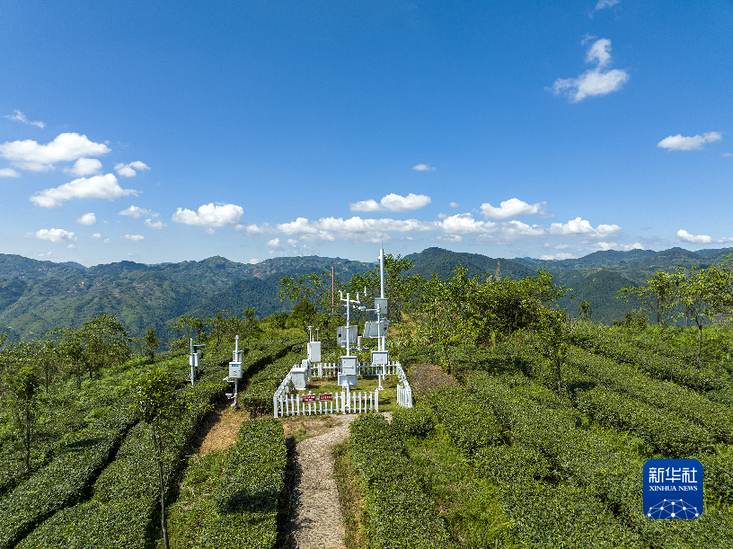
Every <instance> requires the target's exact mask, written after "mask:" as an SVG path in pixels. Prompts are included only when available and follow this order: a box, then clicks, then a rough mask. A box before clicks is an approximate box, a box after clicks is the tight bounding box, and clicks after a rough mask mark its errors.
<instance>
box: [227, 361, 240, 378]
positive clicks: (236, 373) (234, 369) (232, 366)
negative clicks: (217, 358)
mask: <svg viewBox="0 0 733 549" xmlns="http://www.w3.org/2000/svg"><path fill="white" fill-rule="evenodd" d="M229 379H242V363H241V362H230V363H229Z"/></svg>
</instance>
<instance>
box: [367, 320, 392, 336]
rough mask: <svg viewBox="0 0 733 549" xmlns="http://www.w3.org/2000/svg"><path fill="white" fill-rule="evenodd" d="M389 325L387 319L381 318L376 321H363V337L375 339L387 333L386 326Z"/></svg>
mask: <svg viewBox="0 0 733 549" xmlns="http://www.w3.org/2000/svg"><path fill="white" fill-rule="evenodd" d="M388 327H389V320H382V321H380V322H377V321H376V320H375V321H373V322H365V323H364V337H368V338H371V339H377V338H380V337H382V336H386V335H387V328H388Z"/></svg>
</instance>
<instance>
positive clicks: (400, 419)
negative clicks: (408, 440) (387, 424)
mask: <svg viewBox="0 0 733 549" xmlns="http://www.w3.org/2000/svg"><path fill="white" fill-rule="evenodd" d="M392 426H393V427H394V428H395V429H397V431H398V432H400V433H404V434H405V435H407V436H413V437H424V436H426V435H427V434H428V433H430V431H432V430H433V427H435V418H434V417H433V413H432V412H431V411H430V408H429V407H427V406H423V405H419V404H418V405H417V406H413V407H412V408H398V409H397V410H395V411H394V412H393V413H392Z"/></svg>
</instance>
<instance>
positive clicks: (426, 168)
mask: <svg viewBox="0 0 733 549" xmlns="http://www.w3.org/2000/svg"><path fill="white" fill-rule="evenodd" d="M412 169H413V170H415V171H416V172H434V171H435V168H433V167H432V166H431V165H430V164H415V165H414V166H413V167H412Z"/></svg>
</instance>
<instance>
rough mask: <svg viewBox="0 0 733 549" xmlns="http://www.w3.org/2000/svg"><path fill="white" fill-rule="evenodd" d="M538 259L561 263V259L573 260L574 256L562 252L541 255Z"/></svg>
mask: <svg viewBox="0 0 733 549" xmlns="http://www.w3.org/2000/svg"><path fill="white" fill-rule="evenodd" d="M540 259H542V260H545V261H553V260H554V261H562V260H563V259H575V256H574V255H573V254H571V253H568V252H562V253H559V254H554V255H543V256H542V257H540Z"/></svg>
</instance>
